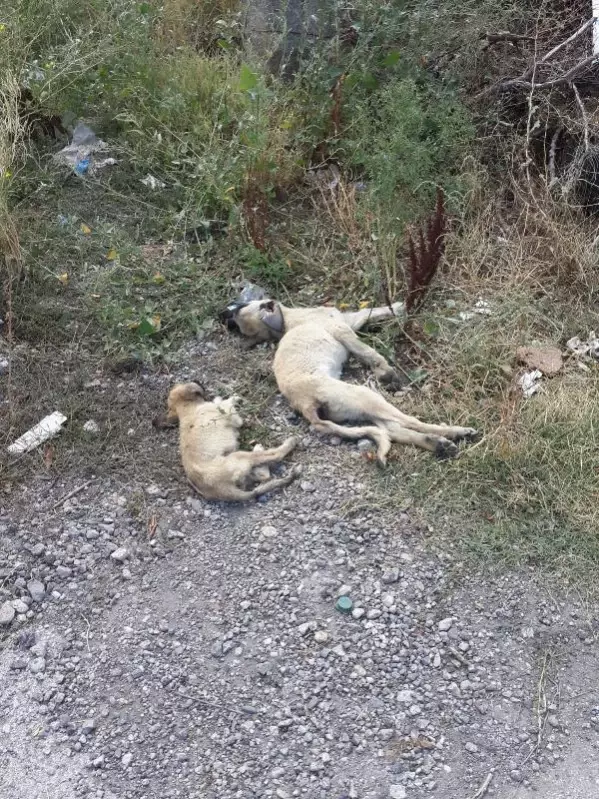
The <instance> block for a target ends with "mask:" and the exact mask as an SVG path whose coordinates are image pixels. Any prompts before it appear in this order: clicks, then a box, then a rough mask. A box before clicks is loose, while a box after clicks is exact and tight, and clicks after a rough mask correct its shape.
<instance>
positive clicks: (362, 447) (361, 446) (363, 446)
mask: <svg viewBox="0 0 599 799" xmlns="http://www.w3.org/2000/svg"><path fill="white" fill-rule="evenodd" d="M374 449H375V445H374V442H373V441H371V440H370V439H369V438H361V439H360V440H359V441H358V450H359V451H360V452H371V451H372V450H374Z"/></svg>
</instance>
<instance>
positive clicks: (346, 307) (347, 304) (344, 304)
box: [339, 302, 349, 311]
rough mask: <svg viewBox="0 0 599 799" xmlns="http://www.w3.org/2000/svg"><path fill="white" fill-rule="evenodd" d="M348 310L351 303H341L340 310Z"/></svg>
mask: <svg viewBox="0 0 599 799" xmlns="http://www.w3.org/2000/svg"><path fill="white" fill-rule="evenodd" d="M348 308H349V303H348V302H340V303H339V310H341V311H347V309H348Z"/></svg>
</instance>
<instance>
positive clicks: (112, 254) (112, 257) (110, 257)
mask: <svg viewBox="0 0 599 799" xmlns="http://www.w3.org/2000/svg"><path fill="white" fill-rule="evenodd" d="M118 257H119V254H118V252H117V251H116V250H115V249H114V247H111V248H110V249H109V250H108V252H107V253H106V260H107V261H116V259H117V258H118Z"/></svg>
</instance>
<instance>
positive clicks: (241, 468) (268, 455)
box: [156, 383, 299, 502]
mask: <svg viewBox="0 0 599 799" xmlns="http://www.w3.org/2000/svg"><path fill="white" fill-rule="evenodd" d="M237 401H238V398H237V397H230V398H229V399H226V400H223V399H221V398H220V397H217V398H216V399H214V400H213V401H212V402H208V401H207V400H206V395H205V392H204V389H203V388H202V386H200V385H199V384H198V383H180V384H179V385H176V386H174V388H172V389H171V391H170V393H169V395H168V403H167V413H166V419H165V420H157V421H156V424H157V426H159V427H161V426H164V425H167V424H172V423H174V422H175V421H176V420H177V419H178V420H179V448H180V451H181V460H182V461H183V469H184V470H185V474H186V475H187V479H188V480H189V482H190V483H191V485H192V486H193V487H194V488H195V490H196V491H197V492H198V493H199V494H201V496H203V497H204V499H211V500H225V501H235V502H242V501H244V500H248V499H255V498H256V497H259V496H261V495H262V494H266V493H268V492H269V491H274V490H276V489H278V488H283V486H286V485H289V483H291V481H292V480H295V478H296V477H297V476H298V474H299V470H298V468H297V467H294V468H293V469H292V470H291V471H290V473H289V474H288V475H286V476H285V477H279V478H276V479H274V478H273V479H271V476H270V471H269V469H268V464H269V463H280V462H281V461H282V460H283V459H284V458H285V457H286V456H287V455H289V453H290V452H292V450H294V449H295V447H296V446H297V439H295V438H288V439H287V440H286V441H285V442H284V443H283V444H281V446H280V447H276V448H274V449H265V450H260V451H258V450H255V451H254V452H244V451H240V450H238V446H239V429H240V428H241V426H242V425H243V419H242V418H241V416H239V414H238V413H237V411H236V409H235V404H236V402H237ZM256 482H257V483H258V485H256V486H255V487H254V488H248V485H250V484H252V483H256Z"/></svg>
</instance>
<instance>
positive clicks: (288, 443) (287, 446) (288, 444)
mask: <svg viewBox="0 0 599 799" xmlns="http://www.w3.org/2000/svg"><path fill="white" fill-rule="evenodd" d="M299 442H300V440H299V438H298V436H289V438H286V439H285V441H283V443H282V444H281V446H282V447H283V449H284V450H285V451H286V452H293V450H294V449H295V448H296V447H297V445H298V444H299Z"/></svg>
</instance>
